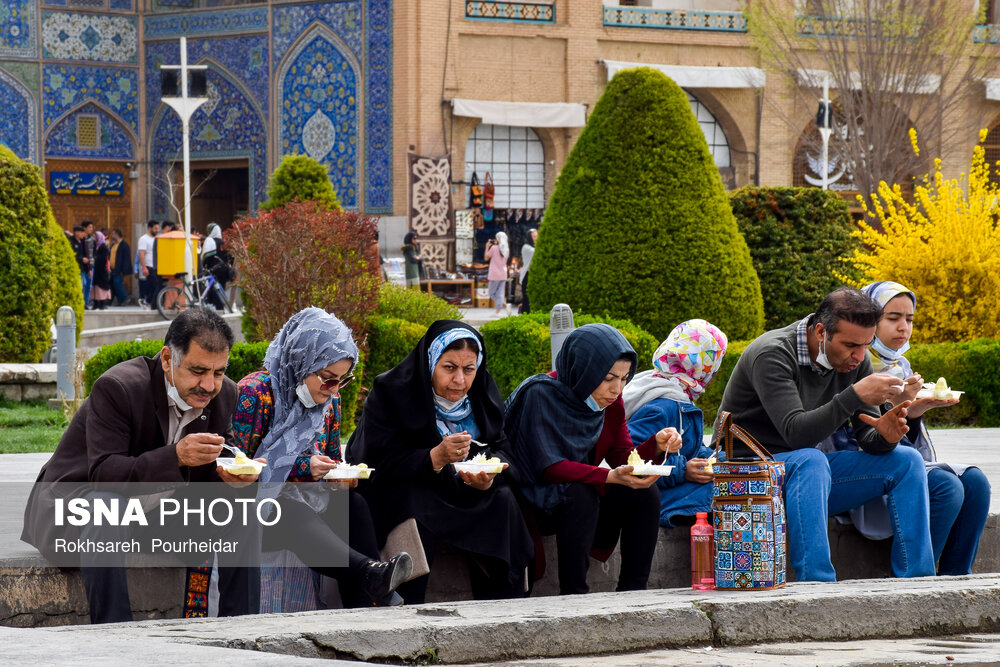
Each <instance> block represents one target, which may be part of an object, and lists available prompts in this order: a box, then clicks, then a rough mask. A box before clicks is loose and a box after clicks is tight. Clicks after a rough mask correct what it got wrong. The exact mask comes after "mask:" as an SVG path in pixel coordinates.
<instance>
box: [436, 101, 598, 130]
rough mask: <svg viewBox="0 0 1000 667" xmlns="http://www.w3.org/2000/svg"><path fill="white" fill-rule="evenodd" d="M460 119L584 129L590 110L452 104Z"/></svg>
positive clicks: (554, 105) (517, 104) (543, 104)
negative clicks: (462, 117)
mask: <svg viewBox="0 0 1000 667" xmlns="http://www.w3.org/2000/svg"><path fill="white" fill-rule="evenodd" d="M451 108H452V113H453V114H455V115H456V116H467V117H469V118H482V119H483V122H484V123H488V124H490V125H512V126H514V127H583V126H584V125H586V124H587V107H586V106H585V105H583V104H572V103H566V102H495V101H492V100H466V99H461V98H455V99H453V100H452V101H451Z"/></svg>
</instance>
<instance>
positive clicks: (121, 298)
mask: <svg viewBox="0 0 1000 667" xmlns="http://www.w3.org/2000/svg"><path fill="white" fill-rule="evenodd" d="M111 291H112V292H114V294H115V298H116V299H117V300H118V305H119V306H120V305H122V304H123V303H125V302H126V301H128V293H127V292H126V291H125V278H124V277H123V276H122V274H120V273H112V274H111Z"/></svg>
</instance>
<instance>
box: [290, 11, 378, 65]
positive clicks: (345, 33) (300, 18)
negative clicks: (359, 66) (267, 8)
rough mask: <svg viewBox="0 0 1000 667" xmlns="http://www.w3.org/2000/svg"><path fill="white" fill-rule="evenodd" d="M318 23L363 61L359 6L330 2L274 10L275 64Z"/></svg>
mask: <svg viewBox="0 0 1000 667" xmlns="http://www.w3.org/2000/svg"><path fill="white" fill-rule="evenodd" d="M315 23H320V24H323V25H325V26H326V27H327V28H329V29H330V31H331V32H332V33H333V34H335V35H336V36H337V37H339V38H340V39H342V40H344V43H346V44H347V46H348V47H349V48H350V50H351V53H353V54H354V57H355V58H357V59H358V60H361V59H362V58H363V54H362V41H363V40H364V21H363V16H362V8H361V2H360V1H359V0H351V1H349V2H330V3H324V4H316V5H293V6H288V7H275V8H274V62H275V64H277V63H279V62H281V60H282V59H283V58H284V57H285V54H286V53H288V49H289V48H291V46H292V44H293V43H294V42H295V41H296V40H297V39H299V37H300V36H301V35H302V33H303V32H305V31H306V30H307V29H308V28H309V27H310V26H311V25H313V24H315Z"/></svg>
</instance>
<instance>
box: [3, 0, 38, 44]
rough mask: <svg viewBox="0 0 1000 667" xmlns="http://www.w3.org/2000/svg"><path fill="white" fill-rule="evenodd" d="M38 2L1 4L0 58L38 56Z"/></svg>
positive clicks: (20, 0) (23, 0) (15, 0)
mask: <svg viewBox="0 0 1000 667" xmlns="http://www.w3.org/2000/svg"><path fill="white" fill-rule="evenodd" d="M36 4H37V0H3V2H0V56H15V57H22V58H31V57H35V56H37V55H38V32H37V25H38V22H37V20H36V18H37V9H36V7H35V5H36Z"/></svg>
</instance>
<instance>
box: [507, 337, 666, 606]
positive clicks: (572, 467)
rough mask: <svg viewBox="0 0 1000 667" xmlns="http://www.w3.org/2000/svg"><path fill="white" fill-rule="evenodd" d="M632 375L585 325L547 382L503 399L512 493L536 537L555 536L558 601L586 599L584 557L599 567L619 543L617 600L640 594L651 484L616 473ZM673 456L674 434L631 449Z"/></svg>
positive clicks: (615, 341)
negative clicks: (516, 488) (522, 503)
mask: <svg viewBox="0 0 1000 667" xmlns="http://www.w3.org/2000/svg"><path fill="white" fill-rule="evenodd" d="M635 367H636V354H635V350H633V349H632V346H631V345H629V343H628V341H627V340H625V337H624V336H622V335H621V333H620V332H619V331H618V330H617V329H615V328H614V327H611V326H609V325H607V324H586V325H584V326H582V327H580V328H578V329H576V330H575V331H574V332H573V333H571V334H570V335H569V336H568V337H567V338H566V341H565V343H564V344H563V347H562V350H561V352H560V353H559V356H558V357H557V358H556V370H555V372H553V373H549V374H540V375H534V376H532V377H530V378H528V379H527V380H525V381H524V382H522V383H521V385H520V386H519V387H518V388H517V389H516V390H514V393H513V394H511V396H510V398H508V399H507V406H506V407H507V409H506V414H505V423H504V430H505V431H506V432H507V436H508V438H509V439H510V441H511V444H512V447H513V456H514V463H515V464H516V465H517V467H518V470H519V471H520V474H521V476H522V480H523V482H524V484H523V486H521V488H520V491H521V493H522V495H523V496H524V498H525V499H526V500H527V501H528V504H529V505H530V507H531V509H532V511H533V515H534V519H535V521H536V522H537V525H538V528H539V530H540V532H541V533H542V534H553V533H554V534H555V535H556V543H557V545H558V550H559V590H560V592H561V593H562V594H564V595H565V594H572V593H587V592H588V591H589V590H590V589H589V587H588V585H587V569H588V567H589V564H590V563H589V555H593V556H594V557H595V558H599V559H601V560H607V558H608V557H609V556H610V555H611V552H612V551H613V550H614V547H615V544H616V543H617V542H618V538H619V536H621V557H622V565H621V574H620V576H619V578H618V590H620V591H624V590H641V589H645V588H646V583H647V581H648V579H649V569H650V565H651V563H652V560H653V550H654V549H655V548H656V537H657V533H658V531H659V507H660V502H659V494H658V493H657V491H656V488H655V487H654V486H653V484H654V483H655V482H656V479H657V478H656V477H636V476H633V475H632V474H631V472H632V467H631V466H628V465H625V462H626V461H627V459H628V456H629V454H630V453H631V452H632V449H633V447H634V445H633V444H632V439H631V438H630V437H629V433H628V429H627V428H626V426H625V407H624V404H623V403H622V399H621V393H622V390H623V389H624V387H625V384H626V383H627V382H628V381H629V380H630V379H631V378H632V376H633V375H634V374H635ZM680 446H681V439H680V436H679V435H678V434H677V431H676V430H674V429H672V428H669V429H663V430H661V431H658V432H657V433H655V434H654V435H653V436H652V437H650V438H649V440H647V441H646V442H644V443H642V444H641V445H640V446H639V447H638V450H639V456H641V457H642V458H643V460H653V461H654V462H660V461H662V460H663V455H664V452H666V451H667V450H670V451H671V452H673V451H677V450H678V449H680ZM603 460H606V461H607V463H608V464H609V465H610V466H611V468H610V469H609V468H604V467H601V466H600V463H601V461H603ZM537 548H538V542H536V549H537ZM536 562H537V559H536Z"/></svg>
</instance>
